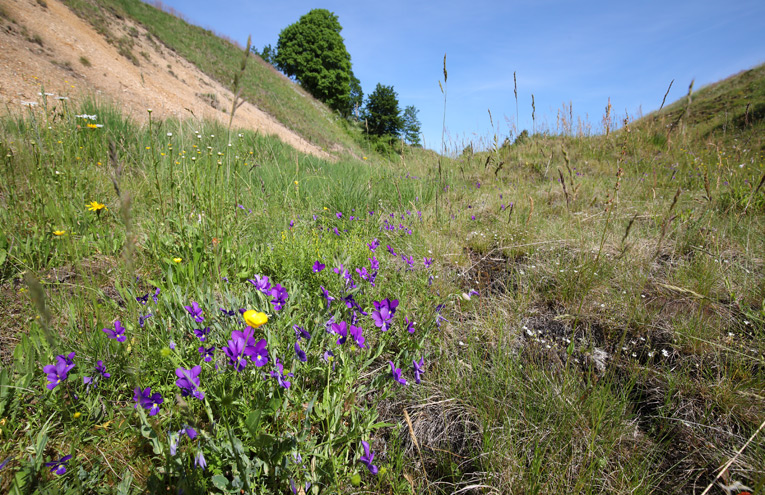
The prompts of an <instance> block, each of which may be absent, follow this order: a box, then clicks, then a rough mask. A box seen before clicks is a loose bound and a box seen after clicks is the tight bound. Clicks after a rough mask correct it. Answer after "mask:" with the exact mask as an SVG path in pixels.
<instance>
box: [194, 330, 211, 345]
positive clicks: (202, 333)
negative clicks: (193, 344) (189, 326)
mask: <svg viewBox="0 0 765 495" xmlns="http://www.w3.org/2000/svg"><path fill="white" fill-rule="evenodd" d="M209 333H210V327H204V328H195V329H194V335H196V336H197V338H198V339H199V341H200V342H204V341H205V339H206V338H207V334H209Z"/></svg>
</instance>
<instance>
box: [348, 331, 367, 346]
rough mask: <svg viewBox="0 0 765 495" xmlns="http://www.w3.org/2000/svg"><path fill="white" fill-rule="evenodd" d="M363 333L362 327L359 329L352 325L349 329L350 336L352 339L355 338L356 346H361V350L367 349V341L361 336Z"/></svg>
mask: <svg viewBox="0 0 765 495" xmlns="http://www.w3.org/2000/svg"><path fill="white" fill-rule="evenodd" d="M363 331H364V330H363V329H362V328H361V327H357V326H355V325H351V326H350V328H348V333H349V334H350V336H351V338H353V341H354V342H356V345H357V346H359V349H366V347H367V346H365V345H364V341H365V340H366V339H365V338H364V336H363V335H362V334H361V333H362V332H363Z"/></svg>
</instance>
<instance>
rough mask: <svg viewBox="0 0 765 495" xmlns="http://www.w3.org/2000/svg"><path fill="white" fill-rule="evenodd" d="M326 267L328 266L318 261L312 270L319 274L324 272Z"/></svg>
mask: <svg viewBox="0 0 765 495" xmlns="http://www.w3.org/2000/svg"><path fill="white" fill-rule="evenodd" d="M326 267H327V265H325V264H324V263H320V262H319V261H318V260H316V263H314V264H313V268H312V269H313V272H314V273H319V272H321V271H322V270H324V269H325V268H326Z"/></svg>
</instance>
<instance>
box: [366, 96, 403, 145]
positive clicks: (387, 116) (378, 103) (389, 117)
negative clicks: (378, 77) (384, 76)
mask: <svg viewBox="0 0 765 495" xmlns="http://www.w3.org/2000/svg"><path fill="white" fill-rule="evenodd" d="M364 118H365V119H366V121H367V122H366V129H367V132H368V133H369V134H374V135H375V136H385V135H389V136H398V135H399V134H400V133H401V130H402V128H403V125H404V121H403V119H402V118H401V110H400V109H399V107H398V95H397V94H396V92H395V91H394V90H393V86H384V85H382V84H380V83H377V87H375V90H374V91H373V92H372V94H370V95H369V96H368V97H367V104H366V107H365V108H364Z"/></svg>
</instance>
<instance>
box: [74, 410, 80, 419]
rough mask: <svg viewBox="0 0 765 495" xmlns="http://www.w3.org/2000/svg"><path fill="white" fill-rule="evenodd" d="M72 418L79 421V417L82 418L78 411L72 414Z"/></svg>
mask: <svg viewBox="0 0 765 495" xmlns="http://www.w3.org/2000/svg"><path fill="white" fill-rule="evenodd" d="M72 416H73V417H74V419H80V416H82V413H81V412H79V411H78V412H76V413H74V414H73V415H72Z"/></svg>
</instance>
